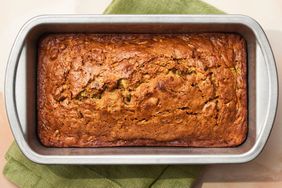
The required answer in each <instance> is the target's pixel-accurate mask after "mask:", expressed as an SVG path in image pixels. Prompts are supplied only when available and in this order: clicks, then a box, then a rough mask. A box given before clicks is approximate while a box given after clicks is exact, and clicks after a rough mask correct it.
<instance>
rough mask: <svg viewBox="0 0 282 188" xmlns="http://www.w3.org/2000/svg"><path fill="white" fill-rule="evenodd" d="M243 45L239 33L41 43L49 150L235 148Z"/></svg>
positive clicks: (242, 123) (242, 132) (242, 127)
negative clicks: (139, 147) (124, 147)
mask: <svg viewBox="0 0 282 188" xmlns="http://www.w3.org/2000/svg"><path fill="white" fill-rule="evenodd" d="M246 79H247V78H246V47H245V41H244V39H243V38H242V37H241V36H240V35H237V34H228V33H202V34H177V35H176V34H175V35H173V34H167V35H152V34H151V35H150V34H112V35H111V34H49V35H47V36H45V37H44V38H43V39H42V41H41V42H40V44H39V66H38V132H39V137H40V140H41V142H42V143H43V144H44V145H46V146H57V147H71V146H75V147H87V146H90V147H98V146H130V145H134V146H144V145H151V146H199V147H225V146H236V145H239V144H241V143H242V142H243V141H244V139H245V137H246V133H247V123H246V120H247V98H246V94H247V91H246V90H247V89H246Z"/></svg>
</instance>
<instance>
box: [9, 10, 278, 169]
mask: <svg viewBox="0 0 282 188" xmlns="http://www.w3.org/2000/svg"><path fill="white" fill-rule="evenodd" d="M69 32H71V33H73V32H79V33H189V32H233V33H234V32H235V33H239V34H241V35H242V36H243V37H244V38H245V39H246V41H247V54H248V136H247V139H246V141H245V142H244V143H243V144H242V145H240V146H238V147H231V148H187V147H186V148H185V147H114V148H47V147H44V146H43V145H42V144H41V143H40V142H39V140H38V137H37V131H36V126H37V115H36V114H37V113H36V100H37V96H36V89H37V88H36V87H37V81H36V80H37V76H36V72H37V45H38V39H39V37H40V36H42V35H43V34H45V33H69ZM277 100H278V79H277V72H276V66H275V61H274V58H273V54H272V51H271V48H270V45H269V43H268V40H267V38H266V35H265V33H264V32H263V30H262V28H261V27H260V25H259V24H258V23H257V22H256V21H254V20H253V19H251V18H249V17H246V16H241V15H107V16H104V15H99V16H98V15H45V16H39V17H35V18H33V19H31V20H29V21H28V22H27V23H26V24H25V25H24V26H23V27H22V29H21V30H20V32H19V34H18V36H17V38H16V40H15V43H14V45H13V48H12V50H11V54H10V58H9V62H8V65H7V70H6V80H5V102H6V110H7V114H8V119H9V122H10V126H11V129H12V132H13V134H14V137H15V139H16V142H17V143H18V145H19V147H20V149H21V150H22V152H23V153H24V154H25V155H26V156H27V157H28V158H29V159H31V160H32V161H34V162H37V163H45V164H210V163H242V162H247V161H250V160H252V159H254V158H255V157H256V156H257V155H258V154H259V153H260V152H261V150H262V149H263V147H264V145H265V143H266V141H267V138H268V136H269V134H270V131H271V128H272V125H273V121H274V118H275V114H276V108H277Z"/></svg>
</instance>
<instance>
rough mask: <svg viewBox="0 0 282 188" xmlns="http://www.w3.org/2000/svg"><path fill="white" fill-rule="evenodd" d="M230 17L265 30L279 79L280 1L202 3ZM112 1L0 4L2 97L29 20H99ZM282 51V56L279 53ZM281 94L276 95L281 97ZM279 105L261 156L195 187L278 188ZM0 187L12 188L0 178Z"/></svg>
mask: <svg viewBox="0 0 282 188" xmlns="http://www.w3.org/2000/svg"><path fill="white" fill-rule="evenodd" d="M205 1H206V2H208V3H210V4H212V5H214V6H216V7H217V8H219V9H221V10H223V11H225V12H226V13H231V14H244V15H248V16H251V17H253V18H254V19H256V20H257V21H258V22H259V23H260V24H261V25H262V27H263V28H264V29H265V31H266V34H267V36H268V37H269V40H270V43H271V46H272V48H273V51H274V54H275V58H276V62H277V67H278V74H279V75H282V22H281V21H282V1H280V0H259V1H258V0H205ZM110 2H111V0H60V1H57V0H45V1H44V0H24V1H23V0H0V25H1V27H0V92H3V88H4V87H3V83H4V72H5V66H6V62H7V58H8V55H9V51H10V49H11V47H12V44H13V40H14V39H15V36H16V34H17V32H18V30H19V29H20V27H21V26H22V25H23V23H24V22H26V21H27V20H28V19H30V18H31V17H33V16H36V15H41V14H54V13H57V14H66V13H70V14H73V13H85V14H86V13H89V14H101V13H102V12H103V10H104V9H105V8H106V7H107V5H108V4H109V3H110ZM280 51H281V52H280ZM281 90H282V89H281ZM281 90H280V93H282V92H281ZM281 107H282V100H280V102H279V108H278V114H277V118H276V121H275V124H274V128H273V131H272V133H271V136H270V138H269V140H268V143H267V145H266V147H265V148H264V150H263V152H262V153H261V155H260V156H259V157H258V158H257V159H255V160H254V161H252V162H249V163H246V164H239V165H238V164H237V165H209V166H207V167H206V170H205V171H204V174H203V175H202V176H201V177H200V179H199V181H198V183H197V184H196V187H205V188H208V187H227V186H228V187H229V188H232V187H282V147H281V144H280V143H282V136H281V134H282V125H281V123H282V117H279V114H281V110H282V109H281ZM12 140H13V137H12V134H11V132H10V130H9V126H8V122H7V119H6V115H5V112H4V105H3V95H2V94H1V95H0V170H1V171H2V169H3V166H4V163H5V160H4V153H5V151H6V150H7V148H8V146H9V145H10V143H11V142H12ZM0 187H1V188H2V187H3V188H4V187H5V188H9V187H15V185H13V184H12V183H10V182H8V181H7V180H6V179H5V178H4V177H3V175H2V173H1V174H0Z"/></svg>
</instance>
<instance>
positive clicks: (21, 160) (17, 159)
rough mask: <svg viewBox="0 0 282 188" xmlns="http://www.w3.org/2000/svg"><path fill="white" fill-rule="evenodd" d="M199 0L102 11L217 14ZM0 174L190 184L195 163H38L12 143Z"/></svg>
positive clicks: (158, 0) (29, 180) (32, 183)
mask: <svg viewBox="0 0 282 188" xmlns="http://www.w3.org/2000/svg"><path fill="white" fill-rule="evenodd" d="M220 13H223V12H222V11H220V10H217V9H216V8H214V7H212V6H210V5H208V4H206V3H203V2H201V1H199V0H113V2H112V3H111V4H110V5H109V7H108V8H107V9H106V10H105V14H220ZM6 160H7V163H6V165H5V167H4V170H3V174H4V175H5V176H6V177H7V178H8V179H9V180H10V181H12V182H13V183H15V184H16V185H18V186H20V187H26V188H28V187H39V188H40V187H42V188H49V187H58V188H60V187H70V188H71V187H85V188H87V187H137V188H138V187H162V188H165V187H191V186H192V185H193V183H194V181H195V179H196V178H197V176H198V174H199V172H200V171H201V166H197V165H194V166H192V165H92V166H90V165H88V166H86V165H84V166H83V165H40V164H36V163H33V162H32V161H30V160H28V159H27V158H26V157H25V156H24V155H23V154H22V153H21V151H20V150H19V148H18V146H17V145H16V143H13V144H12V145H11V147H10V148H9V150H8V151H7V153H6Z"/></svg>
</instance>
